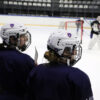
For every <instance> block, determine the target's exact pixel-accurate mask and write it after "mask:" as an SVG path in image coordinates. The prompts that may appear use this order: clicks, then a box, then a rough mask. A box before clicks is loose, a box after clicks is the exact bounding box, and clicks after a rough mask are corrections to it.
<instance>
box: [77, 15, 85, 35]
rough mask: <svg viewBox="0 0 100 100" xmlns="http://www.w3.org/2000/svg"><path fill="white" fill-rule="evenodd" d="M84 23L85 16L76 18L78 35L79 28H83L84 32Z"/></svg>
mask: <svg viewBox="0 0 100 100" xmlns="http://www.w3.org/2000/svg"><path fill="white" fill-rule="evenodd" d="M83 24H84V20H83V17H81V18H79V19H78V20H76V26H77V35H78V32H79V29H81V28H82V32H83Z"/></svg>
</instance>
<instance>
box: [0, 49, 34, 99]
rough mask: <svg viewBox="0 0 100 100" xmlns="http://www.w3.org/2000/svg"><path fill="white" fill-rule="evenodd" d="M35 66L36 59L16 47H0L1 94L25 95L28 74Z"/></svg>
mask: <svg viewBox="0 0 100 100" xmlns="http://www.w3.org/2000/svg"><path fill="white" fill-rule="evenodd" d="M33 67H34V61H33V60H32V59H31V58H30V57H29V56H28V55H26V54H22V53H20V52H19V51H17V50H15V49H10V48H9V49H7V48H6V49H5V48H0V95H1V96H2V95H4V96H7V95H8V94H10V95H12V94H13V95H17V96H23V95H24V93H25V92H26V79H27V76H28V74H29V72H30V71H31V70H32V68H33ZM1 96H0V98H1ZM2 97H3V96H2ZM0 100H1V99H0ZM4 100H5V99H4ZM9 100H10V99H9Z"/></svg>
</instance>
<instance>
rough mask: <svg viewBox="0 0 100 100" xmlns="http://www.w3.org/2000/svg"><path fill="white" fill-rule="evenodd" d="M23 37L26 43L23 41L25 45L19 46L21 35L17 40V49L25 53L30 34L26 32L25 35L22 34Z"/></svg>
mask: <svg viewBox="0 0 100 100" xmlns="http://www.w3.org/2000/svg"><path fill="white" fill-rule="evenodd" d="M22 35H24V36H26V38H27V41H25V44H24V45H23V46H20V37H21V35H20V36H19V38H18V44H17V46H18V49H19V50H21V51H25V50H26V49H27V48H28V47H29V46H30V44H31V34H30V33H29V32H27V33H26V34H22Z"/></svg>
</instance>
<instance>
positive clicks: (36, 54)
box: [34, 46, 38, 64]
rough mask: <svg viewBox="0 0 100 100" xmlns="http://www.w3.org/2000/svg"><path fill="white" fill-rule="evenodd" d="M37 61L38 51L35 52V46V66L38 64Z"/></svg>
mask: <svg viewBox="0 0 100 100" xmlns="http://www.w3.org/2000/svg"><path fill="white" fill-rule="evenodd" d="M37 60H38V51H37V48H36V46H35V55H34V61H35V63H36V64H38V63H37Z"/></svg>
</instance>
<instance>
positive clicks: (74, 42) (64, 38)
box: [47, 30, 82, 61]
mask: <svg viewBox="0 0 100 100" xmlns="http://www.w3.org/2000/svg"><path fill="white" fill-rule="evenodd" d="M47 46H48V49H49V50H53V51H54V52H55V53H57V54H58V55H59V56H61V57H62V56H63V53H64V50H65V49H67V50H68V52H69V53H70V54H71V55H74V54H73V50H74V49H76V50H77V54H76V56H75V57H76V58H75V60H76V61H78V60H79V59H80V58H81V55H82V48H81V45H80V41H79V40H78V39H77V37H75V36H73V34H71V33H67V31H65V30H58V31H56V32H53V33H52V34H51V35H50V37H49V39H48V42H47Z"/></svg>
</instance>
